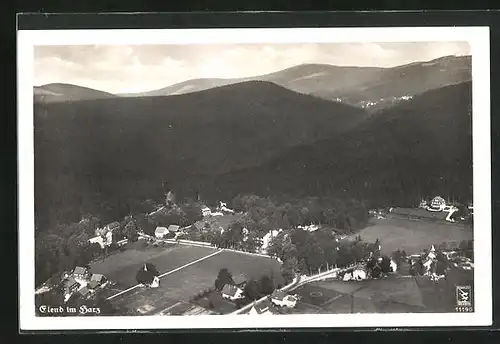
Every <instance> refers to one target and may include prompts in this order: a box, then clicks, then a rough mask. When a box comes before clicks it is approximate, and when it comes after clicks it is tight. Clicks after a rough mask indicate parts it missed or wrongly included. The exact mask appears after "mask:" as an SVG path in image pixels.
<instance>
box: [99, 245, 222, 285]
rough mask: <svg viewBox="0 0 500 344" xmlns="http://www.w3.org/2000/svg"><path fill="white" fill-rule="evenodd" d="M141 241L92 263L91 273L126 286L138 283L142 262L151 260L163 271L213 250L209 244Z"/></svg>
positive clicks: (203, 255)
mask: <svg viewBox="0 0 500 344" xmlns="http://www.w3.org/2000/svg"><path fill="white" fill-rule="evenodd" d="M140 245H141V241H139V242H138V243H135V245H133V246H132V247H129V248H128V249H127V250H126V251H124V252H118V253H115V254H113V255H112V256H110V257H107V258H106V259H104V260H103V261H98V262H94V263H92V264H91V271H92V273H100V274H103V275H104V276H106V277H107V278H108V279H109V280H111V281H113V282H116V285H115V288H116V289H126V288H129V287H131V286H133V285H136V284H137V281H136V279H135V277H136V274H137V271H139V269H140V268H141V266H142V265H143V264H144V263H152V264H153V265H155V266H156V268H157V269H158V271H159V272H160V274H162V273H164V272H167V271H169V270H173V269H175V268H178V267H180V266H182V265H184V264H188V263H190V262H192V261H195V260H197V259H200V258H202V257H205V256H207V255H209V254H211V253H213V252H215V249H213V248H210V247H195V246H184V245H168V246H165V247H148V248H142V247H141V246H140Z"/></svg>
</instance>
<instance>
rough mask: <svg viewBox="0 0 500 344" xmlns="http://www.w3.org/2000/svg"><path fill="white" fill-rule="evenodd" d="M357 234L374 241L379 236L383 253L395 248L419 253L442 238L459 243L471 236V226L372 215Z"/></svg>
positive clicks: (410, 252) (368, 240)
mask: <svg viewBox="0 0 500 344" xmlns="http://www.w3.org/2000/svg"><path fill="white" fill-rule="evenodd" d="M358 234H359V235H361V238H362V240H363V241H367V242H374V241H375V240H377V238H379V239H380V241H381V245H382V248H381V251H382V253H384V254H390V253H391V252H393V251H395V250H397V249H400V250H405V251H406V253H407V254H412V253H418V252H420V251H422V250H423V249H426V248H429V247H430V246H431V245H433V244H434V245H439V244H440V243H441V242H443V241H446V242H450V241H455V242H457V246H458V244H459V243H460V241H462V240H471V239H473V233H472V228H470V227H467V226H464V225H460V224H452V223H432V222H427V221H417V220H408V219H399V218H387V219H384V220H377V219H372V220H371V221H370V224H369V225H368V227H365V228H364V229H362V230H361V231H360V232H359V233H357V234H356V235H358Z"/></svg>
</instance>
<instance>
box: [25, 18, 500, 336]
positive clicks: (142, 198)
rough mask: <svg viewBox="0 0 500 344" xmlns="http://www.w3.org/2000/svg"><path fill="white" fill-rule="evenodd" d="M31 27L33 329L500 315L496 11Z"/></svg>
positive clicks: (466, 320) (29, 313) (366, 322)
mask: <svg viewBox="0 0 500 344" xmlns="http://www.w3.org/2000/svg"><path fill="white" fill-rule="evenodd" d="M173 31H175V34H174V33H173ZM18 37H19V43H18V44H19V50H18V68H19V71H18V73H19V112H18V123H19V124H18V127H19V129H18V130H19V132H18V135H19V190H20V195H19V198H20V203H19V238H20V240H19V242H20V246H19V250H20V273H19V275H20V277H19V278H20V284H19V288H20V313H21V326H22V327H23V325H24V328H25V329H50V328H53V329H99V328H104V329H113V328H116V329H118V328H139V329H140V328H198V327H200V328H241V327H245V328H247V327H248V328H252V327H255V328H262V327H356V326H377V327H384V326H390V327H394V326H474V325H489V324H491V308H492V301H491V249H490V246H491V245H490V243H491V219H490V216H491V209H490V207H491V206H490V199H491V196H490V189H491V186H490V139H489V122H490V113H489V37H488V29H487V28H482V27H468V28H467V27H463V28H460V27H453V28H451V27H441V28H430V27H428V28H317V29H198V30H78V31H69V30H68V31H65V30H59V31H24V32H23V31H20V32H19V33H18ZM185 316H196V318H195V320H196V321H193V318H186V317H185ZM245 316H246V317H245ZM266 316H270V317H266ZM165 317H168V319H166V318H165ZM242 317H243V318H242Z"/></svg>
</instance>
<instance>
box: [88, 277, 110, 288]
mask: <svg viewBox="0 0 500 344" xmlns="http://www.w3.org/2000/svg"><path fill="white" fill-rule="evenodd" d="M106 281H107V279H106V277H105V276H104V275H102V274H92V276H91V277H90V282H89V283H88V284H87V287H88V288H90V289H95V288H97V287H99V286H100V285H103V284H104V283H106Z"/></svg>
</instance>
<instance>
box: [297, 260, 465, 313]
mask: <svg viewBox="0 0 500 344" xmlns="http://www.w3.org/2000/svg"><path fill="white" fill-rule="evenodd" d="M457 285H470V286H472V287H473V272H472V271H463V270H459V269H452V270H451V271H449V272H448V273H447V276H446V279H443V280H440V281H438V282H434V281H431V280H430V279H429V278H428V277H416V278H414V277H402V276H401V275H398V274H394V275H392V276H388V277H387V278H384V279H379V280H366V281H361V282H355V281H349V282H343V281H337V280H330V281H322V282H313V283H309V284H306V285H304V286H302V287H299V288H298V289H297V290H295V291H294V292H295V293H297V294H299V295H300V296H301V297H302V300H301V301H300V302H299V304H298V307H297V309H298V312H301V311H300V310H301V309H305V310H309V309H312V310H314V313H327V314H328V313H329V314H342V313H450V312H454V311H455V305H456V304H455V302H456V298H455V288H456V286H457ZM299 306H300V307H299Z"/></svg>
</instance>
